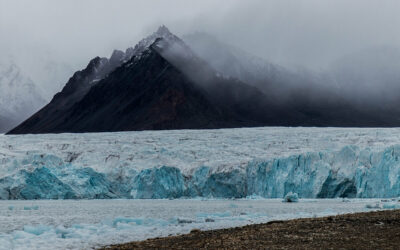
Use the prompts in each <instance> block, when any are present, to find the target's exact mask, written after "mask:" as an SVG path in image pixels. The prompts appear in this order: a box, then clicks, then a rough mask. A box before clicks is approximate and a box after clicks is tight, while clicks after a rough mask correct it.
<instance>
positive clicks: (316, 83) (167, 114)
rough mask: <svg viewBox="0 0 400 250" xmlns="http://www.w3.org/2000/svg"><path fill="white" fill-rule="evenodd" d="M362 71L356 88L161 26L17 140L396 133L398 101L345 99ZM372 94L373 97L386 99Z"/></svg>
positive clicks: (100, 61) (78, 83)
mask: <svg viewBox="0 0 400 250" xmlns="http://www.w3.org/2000/svg"><path fill="white" fill-rule="evenodd" d="M192 48H195V49H192ZM378 54H379V55H380V54H381V52H379V53H378ZM374 57H375V58H379V56H377V55H375V56H374ZM351 58H353V59H354V60H356V58H357V57H351ZM360 58H361V59H359V60H361V61H362V60H363V59H364V58H362V57H361V56H360ZM393 58H394V60H395V59H396V58H397V57H396V56H393ZM375 61H376V62H377V63H381V62H379V60H375ZM384 61H385V60H384ZM346 63H349V64H352V62H351V61H350V62H348V61H347V60H346V58H344V59H343V60H342V61H341V63H338V64H336V65H346ZM357 65H358V66H354V67H358V68H359V69H360V70H359V71H357V70H351V67H346V66H344V69H350V70H351V72H354V74H355V75H354V76H355V77H354V78H353V80H351V78H350V77H349V76H346V75H345V72H344V73H343V68H341V67H339V66H336V71H335V70H334V71H332V72H330V73H327V72H322V73H312V72H310V71H307V70H303V71H301V70H297V71H293V70H288V69H285V68H283V67H281V66H278V65H274V64H272V63H269V62H266V61H264V60H262V59H260V58H257V57H255V56H252V55H250V54H248V53H245V52H243V51H241V50H240V49H236V48H234V47H233V46H230V45H227V44H225V43H223V42H220V41H218V40H217V39H214V38H212V37H211V36H208V35H205V34H200V33H198V34H194V35H189V36H186V38H185V40H182V39H180V38H179V37H177V36H176V35H174V34H172V33H171V32H170V31H169V30H168V29H167V28H166V27H165V26H161V27H160V28H159V29H158V30H157V31H156V32H154V33H153V34H151V35H150V36H148V37H146V38H144V39H142V40H141V41H140V42H139V43H138V44H137V45H136V46H134V47H130V48H128V49H126V51H125V52H123V51H119V50H115V51H114V52H113V53H112V55H111V57H110V58H100V57H96V58H94V59H92V60H91V61H90V63H89V64H88V66H87V67H86V68H85V69H84V70H82V71H78V72H76V73H75V74H74V75H73V76H72V77H71V78H70V79H69V81H68V83H67V84H66V85H65V87H64V88H63V89H62V91H61V92H59V93H58V94H56V95H55V96H54V98H53V99H52V101H51V102H50V103H49V104H48V105H46V106H45V107H44V108H43V109H41V110H40V111H39V112H38V113H36V114H35V115H33V116H32V117H31V118H29V119H28V120H26V121H25V122H23V123H22V124H21V125H20V126H18V127H17V128H15V129H13V130H12V131H10V133H60V132H99V131H128V130H154V129H204V128H226V127H252V126H360V127H366V126H367V127H369V126H397V125H398V124H399V122H400V120H399V119H398V117H399V114H400V109H398V108H393V107H392V106H391V105H392V104H393V103H391V102H389V101H387V102H386V104H384V105H382V104H381V103H380V102H377V103H378V104H379V105H374V104H373V102H370V103H369V105H361V104H362V103H363V102H365V101H366V99H365V98H366V97H365V96H366V93H367V92H364V90H363V89H359V90H358V91H357V92H354V93H353V94H352V95H346V94H344V93H349V91H348V90H349V88H351V86H352V85H351V84H353V86H361V85H360V83H359V82H360V81H361V80H360V79H359V78H357V77H360V76H362V75H364V74H363V73H362V72H363V71H365V70H367V71H368V70H369V67H367V66H369V65H367V66H365V65H362V64H357ZM370 67H373V66H370ZM383 67H384V65H383ZM395 68H396V67H394V68H393V70H394V69H395ZM385 69H387V68H385ZM378 71H379V69H377V71H375V72H378ZM389 71H390V70H389ZM357 72H361V73H360V75H357V74H356V73H357ZM368 72H369V73H370V74H374V73H372V72H371V71H368ZM375 75H377V77H378V78H379V79H380V78H381V77H383V75H385V76H387V77H389V76H390V77H389V78H386V79H390V81H388V82H387V84H389V85H387V86H389V87H390V86H392V85H393V86H398V85H396V83H395V82H396V79H397V74H395V72H394V71H393V74H389V73H388V72H385V73H383V75H379V74H378V73H375ZM341 76H346V77H345V80H349V81H350V83H349V82H347V83H346V81H345V80H343V79H340V77H341ZM371 79H373V78H371ZM339 82H340V84H339ZM389 82H390V83H389ZM365 84H367V85H368V84H370V83H365ZM371 84H372V83H371ZM347 85H349V87H347ZM371 94H372V96H368V98H371V97H372V98H374V97H377V98H379V93H378V94H376V93H374V92H371ZM393 96H394V97H393V98H392V99H393V100H397V99H396V97H397V96H398V95H397V94H393ZM363 98H364V99H363ZM360 100H364V101H363V102H360Z"/></svg>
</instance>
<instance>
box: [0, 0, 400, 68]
mask: <svg viewBox="0 0 400 250" xmlns="http://www.w3.org/2000/svg"><path fill="white" fill-rule="evenodd" d="M399 13H400V1H398V0H376V1H369V0H274V1H272V0H196V1H192V0H141V1H138V0H113V1H106V0H57V1H56V0H35V1H32V0H0V53H1V54H2V55H3V56H2V57H3V58H4V56H9V55H11V56H12V57H14V58H19V59H18V60H21V58H22V59H23V60H27V61H32V60H34V59H33V58H46V59H49V58H50V59H51V60H54V61H57V62H59V63H66V64H68V65H72V67H73V68H74V69H75V68H76V69H79V68H81V67H82V66H84V65H86V64H87V62H88V61H89V59H90V58H93V57H94V56H97V55H99V56H109V55H110V54H111V52H112V50H113V49H114V48H118V49H125V48H127V47H129V46H133V45H134V44H135V43H136V42H137V41H138V40H140V39H141V38H142V37H144V36H146V35H148V34H150V33H152V32H153V31H154V30H155V29H156V28H157V27H158V26H159V25H161V24H165V25H167V26H168V27H169V28H170V30H171V31H172V32H174V33H176V34H177V35H183V34H186V33H190V32H194V31H203V32H207V33H210V34H213V35H216V36H217V37H218V38H219V39H221V40H226V41H227V42H228V43H231V44H233V45H235V46H238V47H240V48H242V49H244V50H247V51H249V52H251V53H253V54H256V55H258V56H260V57H263V58H266V59H268V60H270V61H272V62H276V63H280V64H283V65H301V66H304V67H309V68H313V69H319V68H323V67H325V66H326V65H328V64H329V63H330V62H331V61H333V60H335V59H336V58H339V57H341V56H343V55H345V54H348V53H351V52H354V51H357V50H361V49H364V48H368V47H371V46H382V45H388V46H392V47H397V48H398V47H400V32H399V27H400V15H399ZM40 60H41V59H40Z"/></svg>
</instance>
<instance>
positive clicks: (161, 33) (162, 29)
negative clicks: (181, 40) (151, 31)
mask: <svg viewBox="0 0 400 250" xmlns="http://www.w3.org/2000/svg"><path fill="white" fill-rule="evenodd" d="M155 34H158V35H159V36H161V37H162V36H165V35H172V33H171V32H170V31H169V29H168V28H167V27H166V26H165V25H161V26H160V27H158V30H157V31H156V32H155Z"/></svg>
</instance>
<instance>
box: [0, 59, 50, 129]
mask: <svg viewBox="0 0 400 250" xmlns="http://www.w3.org/2000/svg"><path fill="white" fill-rule="evenodd" d="M45 103H46V101H45V99H44V98H43V97H42V95H41V94H40V91H39V89H38V88H37V86H36V85H35V83H34V82H33V81H32V80H31V79H30V78H29V77H27V76H26V75H25V74H24V73H23V72H22V71H21V69H20V68H19V67H18V66H17V65H15V64H14V63H13V62H10V64H6V63H0V133H1V132H6V131H7V130H9V129H11V128H12V127H14V126H16V125H17V124H18V123H20V122H21V121H23V120H24V119H26V118H27V117H29V116H30V115H32V114H33V113H34V112H36V111H37V110H38V109H39V108H40V107H42V106H43V105H44V104H45Z"/></svg>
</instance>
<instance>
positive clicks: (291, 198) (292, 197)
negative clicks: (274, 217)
mask: <svg viewBox="0 0 400 250" xmlns="http://www.w3.org/2000/svg"><path fill="white" fill-rule="evenodd" d="M298 201H299V195H298V194H297V193H293V192H289V193H287V194H286V195H285V198H284V199H283V202H298Z"/></svg>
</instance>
